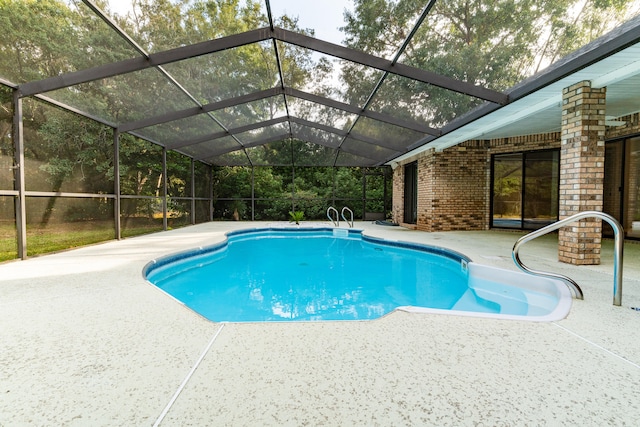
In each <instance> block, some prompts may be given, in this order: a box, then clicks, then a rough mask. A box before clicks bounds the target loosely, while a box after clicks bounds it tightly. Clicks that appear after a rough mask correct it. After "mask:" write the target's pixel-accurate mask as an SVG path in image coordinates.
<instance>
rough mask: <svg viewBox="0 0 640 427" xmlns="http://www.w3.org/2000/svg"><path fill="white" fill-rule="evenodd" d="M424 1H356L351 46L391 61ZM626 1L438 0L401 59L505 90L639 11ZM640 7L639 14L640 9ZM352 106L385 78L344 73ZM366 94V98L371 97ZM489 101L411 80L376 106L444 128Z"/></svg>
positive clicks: (391, 86)
mask: <svg viewBox="0 0 640 427" xmlns="http://www.w3.org/2000/svg"><path fill="white" fill-rule="evenodd" d="M423 7H424V2H419V1H416V0H399V1H397V2H396V1H385V0H374V1H371V0H356V1H355V4H354V9H353V12H347V13H346V14H345V21H346V25H345V27H344V28H343V30H344V31H345V33H346V34H347V37H346V39H345V41H346V43H347V44H348V45H349V46H351V47H354V48H358V49H363V50H365V51H368V52H370V53H373V54H376V55H380V56H385V57H391V56H392V55H393V54H394V53H395V52H396V51H397V49H398V48H399V47H400V46H401V44H402V42H403V40H404V39H405V38H406V36H407V30H408V27H407V23H410V22H414V21H415V19H416V18H417V17H418V15H419V14H420V13H421V12H422V8H423ZM637 7H638V6H637V5H635V3H632V2H625V1H622V0H586V1H583V0H580V1H578V0H573V1H566V0H543V1H540V0H520V1H515V0H480V1H478V0H452V1H441V2H440V1H439V2H436V3H435V5H434V7H433V9H432V10H431V12H430V13H429V15H428V17H427V19H426V20H425V21H424V22H423V23H422V25H421V28H420V30H419V31H418V32H417V33H416V35H415V36H414V38H413V40H412V41H411V43H410V44H409V46H408V47H407V49H406V51H405V52H404V54H403V55H402V56H401V58H400V62H402V63H405V64H408V65H412V66H415V67H418V68H422V69H425V70H429V71H433V72H435V73H438V74H441V75H445V76H448V77H452V78H455V79H458V80H461V81H464V82H468V83H472V84H474V85H480V86H484V87H487V88H490V89H494V90H499V91H502V90H505V89H507V88H509V87H511V86H513V85H515V84H516V83H518V82H520V81H522V80H524V79H525V78H526V77H528V76H529V75H531V74H532V73H533V72H535V71H536V70H538V69H540V67H541V66H542V65H543V64H548V63H550V62H552V61H554V60H556V59H558V58H559V57H561V56H563V55H565V54H567V53H568V52H571V51H573V50H575V49H577V48H579V47H581V46H582V45H584V44H585V43H586V42H588V41H591V40H593V39H594V38H596V37H599V36H601V35H602V34H603V33H605V32H606V31H608V30H610V29H611V28H613V27H614V26H616V25H618V24H620V23H621V22H624V21H625V20H626V19H628V18H629V16H630V15H632V14H634V13H637ZM633 8H635V9H636V10H633ZM342 76H343V79H344V81H345V83H346V84H347V86H348V94H349V98H350V99H351V100H352V102H355V103H361V102H362V101H361V100H362V99H363V96H367V95H368V93H370V92H367V88H368V87H371V85H372V83H374V82H375V81H376V80H377V79H378V75H377V74H375V73H371V71H370V70H367V69H364V68H363V67H361V66H358V65H354V64H349V65H348V66H346V67H345V68H344V69H343V74H342ZM363 94H364V95H363ZM481 102H482V101H481V100H478V99H475V98H473V97H469V96H466V95H462V94H458V93H455V92H452V91H448V90H444V89H439V88H436V87H433V86H429V85H426V84H422V83H418V82H415V81H412V80H409V79H403V78H399V77H391V78H389V79H388V81H387V83H386V84H385V85H383V87H382V88H381V90H380V92H379V94H378V96H377V98H376V100H375V102H374V106H375V107H376V108H378V109H381V110H383V111H384V110H386V111H388V112H393V114H395V115H398V116H401V117H405V118H413V119H414V120H425V121H427V123H429V124H430V125H431V126H433V127H440V126H443V125H444V124H445V123H447V122H449V121H450V120H452V119H453V118H455V117H457V116H459V115H461V114H463V113H465V112H467V111H469V110H471V109H472V108H473V107H475V106H477V105H479V104H480V103H481Z"/></svg>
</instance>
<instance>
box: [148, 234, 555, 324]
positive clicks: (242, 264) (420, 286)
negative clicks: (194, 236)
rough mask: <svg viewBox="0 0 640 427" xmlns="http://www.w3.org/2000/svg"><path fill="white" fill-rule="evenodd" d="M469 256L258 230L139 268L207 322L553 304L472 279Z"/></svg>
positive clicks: (350, 237)
mask: <svg viewBox="0 0 640 427" xmlns="http://www.w3.org/2000/svg"><path fill="white" fill-rule="evenodd" d="M469 261H470V260H469V259H468V258H466V257H465V256H464V255H461V254H459V253H456V252H452V251H448V250H444V249H441V248H436V247H430V246H425V245H416V244H409V243H400V242H387V241H384V240H381V239H374V238H369V237H366V236H363V235H362V234H361V232H360V231H357V230H346V229H336V230H333V229H318V228H312V229H259V230H249V231H240V232H232V233H229V234H228V239H227V241H226V242H224V243H221V244H219V245H215V246H212V247H209V248H200V249H198V250H194V251H189V252H186V253H180V254H177V255H173V256H169V257H165V258H162V259H159V260H154V261H153V262H151V263H149V264H148V265H147V266H146V267H145V272H144V273H145V277H146V278H147V280H148V281H149V282H151V283H152V284H154V285H156V286H157V287H158V288H160V289H162V290H163V291H165V292H166V293H168V294H170V295H172V296H173V297H175V298H176V299H177V300H179V301H181V302H182V303H184V304H185V305H186V306H188V307H189V308H191V309H192V310H194V311H196V312H197V313H199V314H201V315H202V316H204V317H206V318H207V319H210V320H212V321H228V322H246V321H292V320H293V321H304V320H367V319H375V318H379V317H381V316H383V315H385V314H387V313H389V312H391V311H393V310H395V309H397V308H398V307H409V308H411V307H421V308H427V309H436V310H460V311H466V312H469V311H470V312H476V313H497V314H511V315H531V314H534V315H544V314H547V313H545V311H552V310H553V308H554V306H555V305H557V300H558V298H557V296H556V297H554V296H553V295H551V296H548V295H547V294H544V293H543V294H540V295H538V297H537V300H540V299H541V298H542V300H543V302H542V304H538V305H542V306H543V307H542V308H540V309H536V310H534V312H532V310H531V307H530V304H529V301H530V300H531V298H530V297H529V296H528V294H531V292H532V291H531V290H523V289H521V288H518V287H513V286H507V285H504V284H501V283H497V282H491V280H490V278H489V279H487V278H486V277H480V276H482V275H480V276H479V277H475V276H474V277H471V278H470V273H469ZM485 276H486V274H485ZM470 283H475V284H476V285H477V286H475V287H470ZM552 293H553V292H552ZM547 306H548V307H547Z"/></svg>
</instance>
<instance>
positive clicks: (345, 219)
mask: <svg viewBox="0 0 640 427" xmlns="http://www.w3.org/2000/svg"><path fill="white" fill-rule="evenodd" d="M344 211H347V212H349V214H350V215H351V221H349V220H348V219H347V218H346V217H345V216H344ZM340 216H342V219H344V221H345V222H346V223H347V225H348V226H349V228H353V211H352V210H351V209H349V208H348V207H346V206H345V207H344V208H342V211H341V212H340Z"/></svg>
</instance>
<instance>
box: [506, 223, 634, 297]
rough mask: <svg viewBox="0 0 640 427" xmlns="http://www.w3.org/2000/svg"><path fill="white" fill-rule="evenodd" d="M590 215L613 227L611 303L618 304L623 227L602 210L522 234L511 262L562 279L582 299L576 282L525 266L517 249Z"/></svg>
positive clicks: (514, 246) (532, 271)
mask: <svg viewBox="0 0 640 427" xmlns="http://www.w3.org/2000/svg"><path fill="white" fill-rule="evenodd" d="M590 217H596V218H601V219H603V220H605V221H606V222H608V223H609V225H611V227H612V228H613V233H614V237H615V243H614V244H615V248H614V250H615V252H614V254H613V305H618V306H619V305H621V304H622V252H623V249H624V240H623V237H624V229H623V228H622V225H620V223H619V222H618V221H617V220H616V219H615V218H614V217H612V216H611V215H609V214H606V213H604V212H599V211H585V212H580V213H577V214H575V215H571V216H570V217H568V218H564V219H561V220H560V221H557V222H554V223H553V224H549V225H547V226H546V227H542V228H540V229H538V230H536V231H533V232H531V233H529V234H527V235H526V236H522V237H521V238H519V239H518V241H516V243H515V245H513V251H512V252H511V258H513V262H515V263H516V265H517V266H518V268H520V269H521V270H522V271H524V272H526V273H530V274H534V275H538V276H546V277H553V278H556V279H560V280H562V281H564V282H565V283H566V284H567V285H568V286H569V288H570V289H572V290H573V291H574V293H575V295H576V298H578V299H584V295H583V293H582V289H580V286H578V284H577V283H576V282H575V281H573V280H572V279H570V278H569V277H567V276H563V275H561V274H556V273H547V272H544V271H538V270H534V269H532V268H529V267H527V266H525V265H524V264H523V263H522V261H520V257H519V255H518V250H519V248H520V246H522V245H523V244H524V243H526V242H528V241H530V240H533V239H535V238H536V237H540V236H542V235H545V234H547V233H549V232H551V231H554V230H557V229H559V228H561V227H564V226H566V225H568V224H571V223H573V222H576V221H579V220H581V219H584V218H590Z"/></svg>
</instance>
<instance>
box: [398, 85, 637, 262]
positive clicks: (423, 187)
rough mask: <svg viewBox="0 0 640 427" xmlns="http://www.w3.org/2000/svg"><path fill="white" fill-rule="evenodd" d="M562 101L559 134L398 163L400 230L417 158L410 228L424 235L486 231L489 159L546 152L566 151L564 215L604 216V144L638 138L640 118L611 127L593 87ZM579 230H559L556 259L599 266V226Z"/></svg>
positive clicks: (602, 92)
mask: <svg viewBox="0 0 640 427" xmlns="http://www.w3.org/2000/svg"><path fill="white" fill-rule="evenodd" d="M563 99H564V100H565V102H564V103H563V109H564V110H565V114H563V123H564V125H563V129H562V131H561V132H552V133H547V134H537V135H524V136H517V137H511V138H499V139H492V140H482V141H476V140H474V141H466V142H464V143H462V144H459V145H457V146H455V147H451V148H449V149H445V150H443V151H441V152H437V151H435V150H433V149H432V150H427V151H425V152H423V153H420V154H419V155H417V156H416V157H414V158H412V159H408V160H406V161H404V162H403V163H402V164H400V165H398V166H397V167H396V169H395V170H394V175H393V176H394V185H393V191H394V194H393V220H394V221H395V222H398V223H401V224H402V220H403V213H404V212H403V208H404V205H403V194H404V174H403V167H402V166H403V165H404V164H406V163H410V162H412V161H416V160H417V162H418V221H417V224H415V225H407V226H412V227H414V228H417V229H419V230H424V231H447V230H485V229H488V227H489V215H490V206H491V204H490V196H491V194H490V193H491V176H490V173H491V171H490V168H491V156H492V155H494V154H506V153H516V152H524V151H536V150H548V149H560V152H561V160H560V161H561V176H560V179H561V180H562V181H563V183H562V184H561V190H560V192H561V194H560V198H561V202H560V203H561V206H560V210H561V212H560V217H561V218H563V217H567V216H569V215H572V214H573V213H576V212H579V211H584V210H597V211H602V207H603V182H604V152H605V150H604V148H605V138H606V139H615V138H622V137H628V136H630V135H640V113H636V114H632V115H629V116H626V117H621V118H620V119H619V120H621V121H625V122H626V124H625V125H623V126H617V127H606V126H605V124H604V121H605V110H606V88H602V89H594V88H591V87H590V84H589V82H580V83H578V84H576V85H574V86H571V87H569V88H566V89H565V91H564V93H563ZM632 179H633V178H632ZM579 227H581V228H580V229H579V231H576V232H573V231H572V230H573V229H576V228H575V227H566V228H565V229H564V230H563V231H561V233H562V238H561V239H562V241H563V243H562V245H561V247H560V252H559V259H560V260H561V261H564V262H570V263H575V264H593V263H599V261H600V232H601V228H602V222H601V221H600V220H597V219H594V220H584V221H582V222H581V223H580V225H579ZM584 227H587V228H584ZM576 230H578V229H576ZM567 233H568V234H567Z"/></svg>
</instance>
